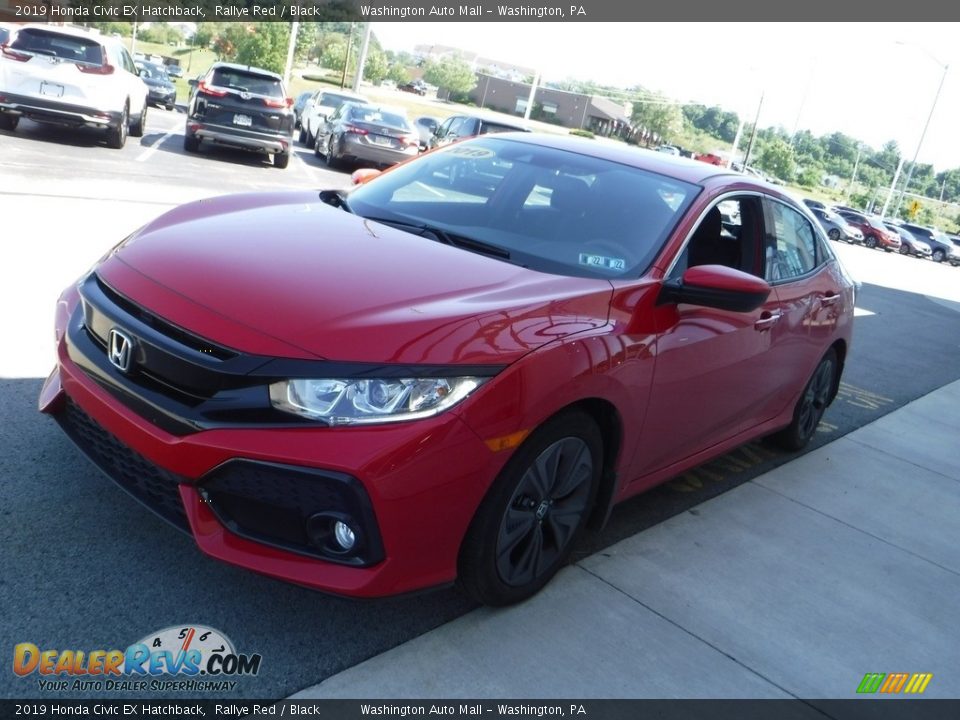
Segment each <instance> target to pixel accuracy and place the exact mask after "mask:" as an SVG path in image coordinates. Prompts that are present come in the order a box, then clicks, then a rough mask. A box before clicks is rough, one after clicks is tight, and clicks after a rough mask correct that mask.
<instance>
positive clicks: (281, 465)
mask: <svg viewBox="0 0 960 720" xmlns="http://www.w3.org/2000/svg"><path fill="white" fill-rule="evenodd" d="M73 295H74V297H73V299H72V301H71V300H67V301H64V300H62V301H61V304H60V306H59V308H58V313H57V338H58V364H57V367H56V368H55V369H54V371H53V373H52V374H51V375H50V377H49V378H48V380H47V382H46V383H45V385H44V388H43V390H42V392H41V396H40V409H41V410H43V411H44V412H47V413H50V414H52V415H53V416H54V417H55V418H56V419H57V420H58V422H59V423H60V424H61V425H62V426H63V427H64V429H65V431H66V432H67V434H68V435H69V436H70V437H71V438H72V439H73V440H74V441H75V442H76V443H77V444H78V445H79V446H80V447H81V449H82V450H83V451H84V452H85V453H86V454H87V455H88V456H89V457H90V458H91V459H92V460H93V461H94V463H95V464H96V465H97V466H98V467H100V468H101V469H102V470H103V471H104V472H105V473H106V474H107V475H108V476H109V477H111V478H112V479H113V480H114V481H115V482H117V483H118V484H119V485H120V486H121V487H123V488H124V489H125V490H126V491H127V492H129V493H130V494H132V495H133V496H134V497H136V498H137V499H138V500H139V501H140V502H142V503H144V504H145V505H147V506H148V507H149V508H150V509H151V510H153V511H154V512H156V513H157V514H159V515H160V516H161V517H163V518H164V519H165V520H167V521H168V522H170V523H172V524H173V525H175V526H177V527H178V528H180V529H181V530H183V531H185V532H188V533H190V534H191V535H192V536H193V538H194V539H195V541H196V542H197V545H198V546H199V547H200V549H201V550H202V551H203V552H204V553H206V554H207V555H210V556H212V557H215V558H217V559H219V560H223V561H225V562H228V563H231V564H234V565H238V566H241V567H244V568H247V569H250V570H253V571H255V572H258V573H262V574H265V575H269V576H272V577H275V578H279V579H282V580H286V581H289V582H293V583H296V584H299V585H304V586H307V587H311V588H315V589H319V590H323V591H326V592H330V593H334V594H340V595H347V596H354V597H376V596H383V595H391V594H397V593H404V592H409V591H413V590H418V589H422V588H426V587H431V586H437V585H443V584H448V583H450V582H452V581H453V580H454V579H455V577H456V565H457V555H458V553H459V548H460V543H461V541H462V539H463V535H464V533H465V531H466V528H467V526H468V525H469V522H470V520H471V519H472V517H473V514H474V513H475V511H476V508H477V507H478V505H479V503H480V501H481V499H482V498H483V495H484V494H485V492H486V490H487V488H488V487H489V485H490V483H491V482H492V480H493V478H494V477H495V476H496V474H497V473H498V472H499V470H500V468H501V467H502V463H503V462H504V461H505V457H503V456H504V455H505V453H493V452H491V450H490V449H489V448H487V446H486V445H485V444H484V443H483V442H482V441H481V440H480V439H479V438H478V436H477V435H476V434H475V433H474V432H473V431H472V430H470V429H469V428H468V427H467V426H466V424H465V423H464V422H463V421H462V420H461V419H460V418H459V417H458V416H457V415H455V414H453V413H445V414H442V415H439V416H437V417H435V418H430V419H427V420H422V421H416V422H410V423H397V424H395V425H390V426H368V427H355V428H328V427H314V426H310V427H302V426H301V427H283V426H274V427H263V426H256V425H251V426H249V427H242V428H241V427H223V428H214V429H208V430H200V431H197V432H191V433H189V434H185V435H174V434H171V433H169V432H166V431H164V430H163V429H161V428H160V427H158V426H156V425H154V424H152V423H150V422H149V421H147V420H146V419H144V418H143V417H142V416H140V415H138V414H137V413H135V412H134V411H133V410H131V409H130V408H129V407H128V406H126V405H125V404H124V403H123V402H121V401H120V400H119V399H118V398H117V397H116V396H115V395H113V394H111V393H110V392H109V391H108V390H107V389H106V388H105V387H104V386H103V385H102V384H101V383H100V382H98V381H97V380H96V379H95V378H94V377H93V376H91V375H90V374H89V373H88V372H87V371H85V370H84V369H83V368H82V367H81V366H79V365H78V364H76V363H74V361H73V360H72V359H71V357H70V352H69V347H68V333H67V325H68V324H69V322H70V319H71V316H72V317H76V316H77V299H76V297H75V293H73ZM453 458H455V459H456V462H451V460H452V459H453ZM318 514H320V515H325V516H327V517H331V518H350V519H352V520H353V523H352V527H355V529H356V531H357V537H358V542H359V544H360V545H361V546H362V550H363V552H362V553H361V554H360V556H358V557H353V556H341V557H336V556H331V555H330V554H329V553H326V554H325V553H324V549H323V547H322V546H318V545H317V544H316V543H314V544H311V542H310V538H311V534H310V533H311V532H312V529H315V523H314V524H313V525H310V523H309V522H308V521H310V519H311V518H312V517H313V516H315V515H318ZM311 528H312V529H311Z"/></svg>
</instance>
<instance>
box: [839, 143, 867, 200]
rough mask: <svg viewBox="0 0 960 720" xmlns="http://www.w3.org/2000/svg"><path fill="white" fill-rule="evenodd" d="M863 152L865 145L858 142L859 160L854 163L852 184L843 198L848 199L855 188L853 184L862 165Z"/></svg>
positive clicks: (848, 186)
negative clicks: (861, 156)
mask: <svg viewBox="0 0 960 720" xmlns="http://www.w3.org/2000/svg"><path fill="white" fill-rule="evenodd" d="M862 153H863V147H862V146H861V145H860V144H859V143H857V160H856V162H854V163H853V177H851V178H850V184H849V185H847V189H846V191H845V192H844V193H843V199H844V200H846V199H847V198H848V197H850V190H851V189H853V184H854V183H855V182H856V181H857V168H859V167H860V155H861V154H862Z"/></svg>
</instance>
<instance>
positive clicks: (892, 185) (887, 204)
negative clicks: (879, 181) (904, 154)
mask: <svg viewBox="0 0 960 720" xmlns="http://www.w3.org/2000/svg"><path fill="white" fill-rule="evenodd" d="M902 170H903V158H900V162H899V163H898V164H897V171H896V172H895V173H894V174H893V182H892V183H890V189H889V190H888V191H887V199H886V201H884V203H883V210H881V211H880V216H881V217H886V216H887V210H888V209H889V207H890V199H891V198H892V197H893V190H894V188H896V187H897V180H899V179H900V172H901V171H902ZM899 212H900V206H899V205H898V206H897V209H896V211H894V213H893V214H894V215H895V216H896V215H897V214H898V213H899Z"/></svg>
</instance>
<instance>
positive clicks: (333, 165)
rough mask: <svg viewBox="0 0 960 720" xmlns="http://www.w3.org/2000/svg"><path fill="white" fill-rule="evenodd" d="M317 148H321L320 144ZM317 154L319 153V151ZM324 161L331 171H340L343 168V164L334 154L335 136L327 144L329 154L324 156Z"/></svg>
mask: <svg viewBox="0 0 960 720" xmlns="http://www.w3.org/2000/svg"><path fill="white" fill-rule="evenodd" d="M317 147H318V148H319V147H320V145H319V144H318V145H317ZM317 152H319V150H318V151H317ZM324 160H325V161H326V163H327V167H328V168H330V169H331V170H339V169H340V168H342V167H343V163H342V162H341V161H340V160H337V158H336V156H334V154H333V135H331V136H330V140H329V141H328V142H327V154H326V155H324Z"/></svg>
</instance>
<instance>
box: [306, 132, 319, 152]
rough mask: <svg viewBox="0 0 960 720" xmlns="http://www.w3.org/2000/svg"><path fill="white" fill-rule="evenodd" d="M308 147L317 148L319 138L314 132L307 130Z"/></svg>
mask: <svg viewBox="0 0 960 720" xmlns="http://www.w3.org/2000/svg"><path fill="white" fill-rule="evenodd" d="M307 147H308V148H310V149H311V150H315V149H316V147H317V139H316V138H315V137H314V136H313V133H312V132H310V131H309V130H307Z"/></svg>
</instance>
